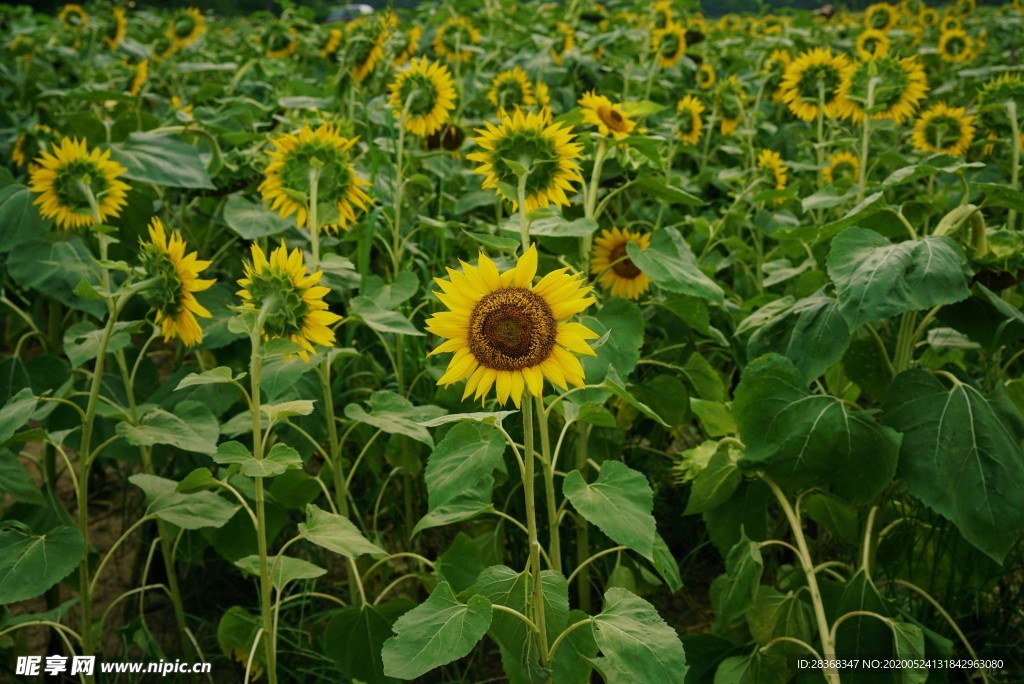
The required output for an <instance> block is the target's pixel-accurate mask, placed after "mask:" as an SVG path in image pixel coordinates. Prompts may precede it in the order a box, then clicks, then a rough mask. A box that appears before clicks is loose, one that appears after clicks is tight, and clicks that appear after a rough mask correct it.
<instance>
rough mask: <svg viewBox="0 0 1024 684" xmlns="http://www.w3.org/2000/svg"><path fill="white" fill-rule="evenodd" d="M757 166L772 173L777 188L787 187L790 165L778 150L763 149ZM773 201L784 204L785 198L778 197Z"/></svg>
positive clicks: (783, 188)
mask: <svg viewBox="0 0 1024 684" xmlns="http://www.w3.org/2000/svg"><path fill="white" fill-rule="evenodd" d="M757 168H759V169H760V170H762V171H767V172H769V173H770V174H771V181H772V182H774V183H775V189H776V190H785V189H786V176H787V173H788V171H789V167H788V166H786V163H785V162H784V161H782V156H781V155H779V153H778V152H776V151H775V150H769V149H763V150H761V153H760V154H758V155H757ZM773 202H774V203H775V204H782V202H783V199H782V198H781V197H776V198H775V199H774V200H773Z"/></svg>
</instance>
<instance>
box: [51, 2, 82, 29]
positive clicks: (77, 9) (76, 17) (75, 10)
mask: <svg viewBox="0 0 1024 684" xmlns="http://www.w3.org/2000/svg"><path fill="white" fill-rule="evenodd" d="M57 18H58V19H60V21H61V23H62V24H64V26H66V27H67V28H69V29H71V30H72V31H84V30H85V29H87V28H89V14H88V13H87V12H86V11H85V10H84V9H82V6H81V5H75V4H68V5H64V9H62V10H61V11H60V14H58V15H57Z"/></svg>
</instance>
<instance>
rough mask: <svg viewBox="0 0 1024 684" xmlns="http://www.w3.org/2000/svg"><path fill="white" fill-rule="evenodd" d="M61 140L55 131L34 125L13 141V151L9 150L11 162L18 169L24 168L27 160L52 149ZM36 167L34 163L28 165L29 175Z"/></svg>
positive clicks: (47, 127) (41, 125)
mask: <svg viewBox="0 0 1024 684" xmlns="http://www.w3.org/2000/svg"><path fill="white" fill-rule="evenodd" d="M60 139H61V136H60V134H59V133H57V131H55V130H53V129H52V128H50V127H49V126H44V125H43V124H36V125H35V126H33V127H32V129H31V130H30V131H28V132H27V133H22V134H21V135H19V136H18V139H17V140H15V141H14V149H13V150H11V161H13V162H14V163H15V164H17V165H18V167H23V166H25V163H26V162H28V160H29V159H35V158H36V157H37V156H39V155H40V154H41V153H43V152H46V151H48V150H50V149H52V148H53V146H54V145H56V144H57V142H59V141H60ZM36 168H38V167H37V165H36V163H35V162H32V163H31V164H29V172H30V173H31V172H32V171H34V170H35V169H36Z"/></svg>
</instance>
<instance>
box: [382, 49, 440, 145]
mask: <svg viewBox="0 0 1024 684" xmlns="http://www.w3.org/2000/svg"><path fill="white" fill-rule="evenodd" d="M390 89H391V99H390V100H389V103H390V104H391V106H392V107H394V108H395V111H396V112H397V113H399V114H401V113H402V112H404V111H405V108H406V107H408V108H409V112H408V115H407V116H406V118H405V119H404V121H403V125H404V126H405V127H406V130H408V131H410V132H411V133H413V134H414V135H418V136H420V137H426V136H428V135H430V134H432V133H435V132H436V131H438V130H439V129H440V128H441V126H442V125H444V123H445V122H446V121H448V117H449V115H450V114H451V112H452V110H453V109H455V97H456V95H455V81H454V80H453V79H452V74H451V72H450V71H449V70H448V67H447V66H445V65H444V64H441V63H440V62H430V60H428V59H427V58H426V57H421V58H420V59H418V60H417V59H416V58H413V59H412V60H411V61H410V62H409V65H408V66H407V67H406V68H404V69H402V70H400V71H399V72H398V73H397V74H396V75H395V80H394V81H392V83H391V86H390Z"/></svg>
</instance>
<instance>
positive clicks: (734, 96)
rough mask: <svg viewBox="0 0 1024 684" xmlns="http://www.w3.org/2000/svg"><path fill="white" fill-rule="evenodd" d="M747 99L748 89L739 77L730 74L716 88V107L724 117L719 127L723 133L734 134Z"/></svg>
mask: <svg viewBox="0 0 1024 684" xmlns="http://www.w3.org/2000/svg"><path fill="white" fill-rule="evenodd" d="M746 101H747V89H746V88H744V87H743V84H742V83H740V81H739V79H738V78H736V77H735V76H730V77H729V78H727V79H726V80H724V81H722V82H721V83H719V84H718V88H716V89H715V109H716V110H717V111H718V114H719V116H721V117H722V123H721V125H720V127H719V130H720V131H721V133H722V135H733V134H734V133H735V132H736V127H737V126H739V123H740V117H741V116H743V103H745V102H746Z"/></svg>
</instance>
